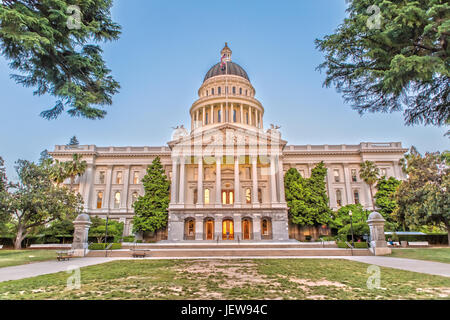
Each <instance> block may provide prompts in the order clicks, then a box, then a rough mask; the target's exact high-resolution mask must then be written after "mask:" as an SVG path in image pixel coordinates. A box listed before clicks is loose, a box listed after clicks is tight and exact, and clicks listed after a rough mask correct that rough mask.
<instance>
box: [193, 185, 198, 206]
mask: <svg viewBox="0 0 450 320" xmlns="http://www.w3.org/2000/svg"><path fill="white" fill-rule="evenodd" d="M197 200H198V191H197V189H195V190H194V204H197Z"/></svg>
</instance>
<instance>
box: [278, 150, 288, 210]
mask: <svg viewBox="0 0 450 320" xmlns="http://www.w3.org/2000/svg"><path fill="white" fill-rule="evenodd" d="M278 187H279V189H280V190H279V191H280V192H279V193H280V203H285V202H286V196H285V194H284V170H283V160H281V157H280V156H279V157H278Z"/></svg>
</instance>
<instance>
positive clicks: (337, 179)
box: [334, 169, 341, 182]
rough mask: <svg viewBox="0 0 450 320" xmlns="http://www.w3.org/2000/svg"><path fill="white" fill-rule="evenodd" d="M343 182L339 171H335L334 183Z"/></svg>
mask: <svg viewBox="0 0 450 320" xmlns="http://www.w3.org/2000/svg"><path fill="white" fill-rule="evenodd" d="M340 181H341V177H340V176H339V170H338V169H335V170H334V182H340Z"/></svg>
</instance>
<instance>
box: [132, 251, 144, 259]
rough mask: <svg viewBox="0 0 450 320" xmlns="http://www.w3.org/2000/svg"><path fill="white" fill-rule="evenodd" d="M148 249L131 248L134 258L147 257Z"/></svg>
mask: <svg viewBox="0 0 450 320" xmlns="http://www.w3.org/2000/svg"><path fill="white" fill-rule="evenodd" d="M147 251H148V250H131V252H132V256H133V258H145V257H146V256H147Z"/></svg>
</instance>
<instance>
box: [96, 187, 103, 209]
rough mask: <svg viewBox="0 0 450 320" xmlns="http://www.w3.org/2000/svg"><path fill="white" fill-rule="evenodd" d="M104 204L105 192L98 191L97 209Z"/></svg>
mask: <svg viewBox="0 0 450 320" xmlns="http://www.w3.org/2000/svg"><path fill="white" fill-rule="evenodd" d="M102 206H103V192H102V191H100V192H99V193H97V209H101V208H102Z"/></svg>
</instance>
